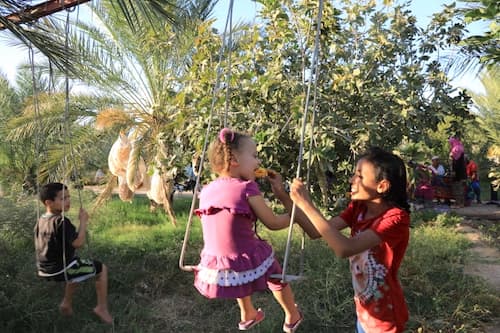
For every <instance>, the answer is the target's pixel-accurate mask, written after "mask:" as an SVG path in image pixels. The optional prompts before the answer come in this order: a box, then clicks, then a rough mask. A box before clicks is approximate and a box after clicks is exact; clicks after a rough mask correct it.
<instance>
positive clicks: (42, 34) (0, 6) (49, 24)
mask: <svg viewBox="0 0 500 333" xmlns="http://www.w3.org/2000/svg"><path fill="white" fill-rule="evenodd" d="M94 3H96V5H97V6H99V3H100V1H99V0H95V1H94ZM112 3H113V5H112V6H113V7H114V8H115V10H116V11H117V12H120V13H121V15H122V16H123V17H124V18H125V20H126V21H127V22H128V24H129V25H130V27H131V28H132V29H137V30H140V29H141V25H144V24H148V23H149V24H151V25H152V26H154V23H155V22H158V21H162V22H166V23H167V24H169V25H170V26H172V27H173V28H175V29H181V30H182V28H183V26H184V24H186V21H185V19H186V18H188V17H192V16H193V14H195V13H197V12H199V13H202V12H206V11H207V10H208V11H211V10H212V8H213V6H215V4H216V3H217V0H215V1H205V0H195V1H189V2H187V4H186V2H185V1H176V0H147V1H132V0H115V1H113V2H112ZM30 4H31V2H29V1H25V0H0V27H3V28H5V29H7V30H9V31H10V32H11V33H12V34H13V37H14V39H17V40H19V41H20V42H21V43H22V44H24V45H26V47H31V46H33V47H34V48H36V49H38V50H39V51H40V52H41V53H42V54H43V55H45V56H46V57H47V58H48V59H49V60H50V61H51V62H52V63H53V64H55V65H56V66H57V67H59V68H60V69H61V70H63V69H64V70H67V71H69V72H72V71H73V64H74V63H75V62H77V61H78V58H77V57H76V56H75V55H74V54H73V53H71V52H68V50H67V49H66V47H65V41H64V38H62V36H61V35H54V34H51V33H49V31H52V30H53V27H54V25H55V24H56V22H55V21H54V20H53V18H51V17H50V16H47V17H44V18H43V19H39V20H34V21H30V22H29V24H16V23H14V22H12V21H10V20H9V19H8V15H10V14H12V13H22V12H23V11H24V10H25V9H26V7H29V5H30Z"/></svg>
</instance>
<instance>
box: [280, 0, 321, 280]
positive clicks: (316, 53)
mask: <svg viewBox="0 0 500 333" xmlns="http://www.w3.org/2000/svg"><path fill="white" fill-rule="evenodd" d="M322 15H323V0H319V6H318V17H317V20H316V38H315V41H314V53H313V60H312V63H313V72H312V73H311V77H310V79H309V82H308V85H307V93H306V99H305V103H304V114H303V116H302V130H301V134H300V147H299V156H298V159H297V173H296V178H300V171H301V168H302V159H303V153H304V140H305V139H304V137H305V132H306V124H307V114H308V111H309V99H310V94H311V87H312V84H313V81H314V96H316V91H317V84H318V73H317V71H318V63H319V45H320V35H321V19H322ZM315 98H316V97H315ZM315 102H316V100H314V103H315ZM314 106H315V105H314ZM314 108H315V107H314ZM314 115H315V112H313V121H314V118H315V116H314ZM313 124H314V123H313ZM311 127H312V126H311ZM312 130H313V129H312V128H311V131H312ZM311 140H312V135H311ZM311 142H312V141H311ZM309 167H310V164H308V174H307V177H308V178H309ZM296 210H297V207H296V205H295V202H294V203H293V206H292V212H291V214H290V226H289V228H288V237H287V242H286V249H285V258H284V261H283V271H282V273H281V281H283V282H290V281H291V279H290V278H289V277H287V274H286V271H287V266H288V260H289V257H290V245H291V240H292V232H293V221H294V220H295V215H296ZM304 238H305V237H304ZM303 243H304V240H303V242H302V247H303ZM302 253H303V252H302ZM292 279H294V278H292Z"/></svg>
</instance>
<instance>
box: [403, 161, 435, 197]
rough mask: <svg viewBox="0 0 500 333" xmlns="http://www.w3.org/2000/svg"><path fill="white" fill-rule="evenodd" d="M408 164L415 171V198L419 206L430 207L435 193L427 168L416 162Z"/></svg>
mask: <svg viewBox="0 0 500 333" xmlns="http://www.w3.org/2000/svg"><path fill="white" fill-rule="evenodd" d="M408 164H409V165H410V167H411V168H412V169H413V182H414V193H413V198H414V199H415V201H416V202H417V203H418V204H423V205H424V206H430V205H431V204H432V199H433V198H434V191H433V189H432V187H431V179H430V175H429V171H428V170H427V167H426V166H424V165H422V164H418V163H416V162H415V161H410V162H409V163H408Z"/></svg>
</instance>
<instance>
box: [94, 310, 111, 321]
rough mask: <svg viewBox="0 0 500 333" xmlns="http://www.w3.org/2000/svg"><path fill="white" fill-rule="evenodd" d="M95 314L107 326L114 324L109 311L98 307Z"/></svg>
mask: <svg viewBox="0 0 500 333" xmlns="http://www.w3.org/2000/svg"><path fill="white" fill-rule="evenodd" d="M94 313H95V314H96V315H97V316H98V317H99V318H101V320H102V321H103V322H105V323H106V324H112V323H113V317H111V314H110V313H109V311H108V309H106V308H102V307H99V306H96V307H95V308H94Z"/></svg>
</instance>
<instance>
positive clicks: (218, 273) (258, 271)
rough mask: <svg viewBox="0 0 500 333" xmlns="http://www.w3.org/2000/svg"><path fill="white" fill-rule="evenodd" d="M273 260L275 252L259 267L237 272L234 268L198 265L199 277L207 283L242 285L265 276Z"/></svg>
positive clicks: (227, 285) (222, 285)
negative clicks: (221, 268) (213, 267)
mask: <svg viewBox="0 0 500 333" xmlns="http://www.w3.org/2000/svg"><path fill="white" fill-rule="evenodd" d="M273 262H274V252H272V253H271V255H270V256H269V257H267V258H266V260H264V261H263V262H262V264H260V265H259V267H257V268H255V269H251V270H248V271H243V272H236V271H234V270H232V269H226V270H218V269H211V268H207V267H203V266H200V265H198V266H197V269H198V274H197V279H198V280H200V281H202V282H205V283H207V284H216V285H218V286H221V287H234V286H241V285H243V284H246V283H249V282H252V281H254V280H257V279H258V278H260V277H261V276H263V275H264V274H265V273H266V272H267V270H268V269H269V267H271V266H272V265H273Z"/></svg>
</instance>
